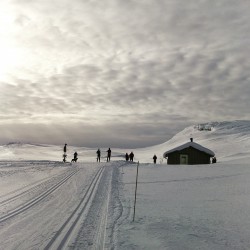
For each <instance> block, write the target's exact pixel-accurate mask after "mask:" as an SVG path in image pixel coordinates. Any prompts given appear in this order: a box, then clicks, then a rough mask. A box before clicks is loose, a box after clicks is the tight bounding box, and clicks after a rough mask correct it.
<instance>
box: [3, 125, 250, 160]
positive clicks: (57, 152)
mask: <svg viewBox="0 0 250 250" xmlns="http://www.w3.org/2000/svg"><path fill="white" fill-rule="evenodd" d="M201 127H202V128H208V129H204V130H203V129H200V128H201ZM191 137H192V138H193V139H194V142H196V143H198V144H201V145H202V146H204V147H207V148H209V149H211V150H212V151H214V152H215V154H216V157H217V159H218V161H219V162H224V161H231V160H234V161H235V160H241V161H245V162H248V159H249V158H250V121H225V122H210V123H204V124H196V125H193V126H190V127H187V128H185V129H184V130H183V131H181V132H179V133H178V134H176V135H175V136H174V137H173V138H171V139H170V140H169V141H167V142H165V143H162V144H160V145H155V146H152V147H147V148H138V149H112V158H113V159H116V160H122V159H123V156H124V154H125V153H126V152H127V153H130V152H131V151H133V152H134V154H135V161H140V162H144V163H152V157H153V155H154V154H156V155H157V156H158V162H163V163H164V162H166V160H165V159H163V157H162V156H163V153H164V152H165V151H167V150H170V149H172V148H174V147H177V146H179V145H182V144H184V143H186V142H188V141H189V140H190V138H191ZM62 147H63V145H62V146H55V145H41V144H22V143H9V144H7V145H2V146H0V160H45V161H46V160H47V161H61V160H62ZM96 150H97V149H95V148H94V149H93V148H84V147H73V146H70V145H69V147H68V159H67V160H68V161H70V160H71V158H72V157H73V154H74V152H75V151H77V152H78V155H79V161H82V162H92V161H95V159H96ZM106 150H107V149H106V148H101V151H102V160H103V161H104V160H105V157H106Z"/></svg>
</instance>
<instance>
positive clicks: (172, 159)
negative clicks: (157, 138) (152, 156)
mask: <svg viewBox="0 0 250 250" xmlns="http://www.w3.org/2000/svg"><path fill="white" fill-rule="evenodd" d="M182 154H183V155H188V164H190V165H193V164H209V163H210V155H208V154H206V153H205V152H202V151H199V150H197V149H195V148H193V147H188V148H185V149H183V150H180V151H175V152H172V153H170V154H169V155H168V164H180V155H182Z"/></svg>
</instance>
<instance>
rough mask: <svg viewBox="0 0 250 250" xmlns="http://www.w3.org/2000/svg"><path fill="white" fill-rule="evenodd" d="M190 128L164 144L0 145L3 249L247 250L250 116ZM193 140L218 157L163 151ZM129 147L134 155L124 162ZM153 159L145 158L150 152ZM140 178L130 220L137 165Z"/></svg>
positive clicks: (1, 247) (0, 208)
mask: <svg viewBox="0 0 250 250" xmlns="http://www.w3.org/2000/svg"><path fill="white" fill-rule="evenodd" d="M209 126H210V127H211V131H205V130H204V131H200V130H199V129H198V126H191V127H188V128H186V129H184V130H183V131H181V132H180V133H178V134H177V135H176V136H174V137H173V138H172V139H171V140H169V141H167V142H166V143H163V144H161V145H156V146H153V147H150V148H142V149H133V150H132V149H112V158H111V162H109V163H107V162H106V161H105V156H106V152H105V151H106V150H107V149H101V151H102V158H101V163H96V150H97V149H89V148H76V147H71V146H70V145H68V146H69V147H68V160H69V161H70V160H71V158H72V157H73V153H74V152H75V151H77V152H78V155H79V162H77V163H73V164H71V163H65V164H63V163H62V147H59V146H53V145H34V144H33V145H31V144H21V143H12V144H8V145H2V146H0V204H1V206H0V242H1V245H0V249H25V250H27V249H170V250H172V249H173V250H177V249H178V250H183V249H190V250H191V249H192V250H195V249H202V250H203V249H205V250H206V249H207V250H211V249H215V250H217V249H218V250H221V249H227V250H228V249H232V250H237V249H250V239H249V235H250V181H249V180H250V166H249V159H250V121H234V122H222V123H210V124H209ZM190 137H193V138H194V141H195V142H197V143H199V144H201V145H202V146H204V147H207V148H209V149H211V150H213V151H214V152H215V154H216V157H217V160H218V163H217V164H211V165H193V166H191V165H178V166H177V165H167V164H166V160H165V159H163V158H162V155H163V153H164V152H165V151H168V150H170V149H171V148H174V147H176V146H179V145H181V144H184V143H186V142H188V141H189V138H190ZM130 151H133V152H134V154H135V162H134V163H129V162H125V161H124V154H125V153H126V152H128V153H130ZM154 154H156V155H157V156H158V161H157V162H158V164H152V162H153V159H152V157H153V155H154ZM138 161H139V162H140V164H139V183H138V192H137V203H136V213H135V221H134V222H133V212H134V192H135V178H136V166H137V162H138Z"/></svg>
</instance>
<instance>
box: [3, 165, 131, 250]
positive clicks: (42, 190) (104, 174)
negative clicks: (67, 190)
mask: <svg viewBox="0 0 250 250" xmlns="http://www.w3.org/2000/svg"><path fill="white" fill-rule="evenodd" d="M22 164H23V165H22V166H24V165H25V163H22ZM123 165H124V162H123V161H120V162H119V161H118V162H109V163H101V164H100V166H98V167H97V169H96V170H94V172H93V173H92V177H91V178H90V179H88V181H87V182H86V181H85V186H84V185H83V186H82V187H81V189H82V191H80V190H79V191H80V192H79V193H80V195H81V197H82V198H80V199H76V201H77V203H75V205H74V206H75V208H74V207H72V209H71V212H70V213H68V214H67V215H66V217H65V218H64V220H63V221H58V222H59V223H57V224H55V223H53V225H54V226H53V227H54V229H53V228H52V227H51V226H50V228H51V229H50V230H52V231H50V232H49V233H48V234H46V238H43V237H42V236H40V237H39V238H41V239H39V240H37V239H36V240H32V241H33V243H31V244H29V245H30V247H28V249H34V248H35V249H44V250H50V249H57V250H59V249H60V250H61V249H90V250H91V249H103V250H104V249H115V248H116V247H115V246H116V239H115V238H116V237H117V235H116V234H117V228H118V226H119V221H120V220H121V217H122V214H123V207H122V203H121V201H120V199H119V191H118V187H119V181H120V177H121V175H120V171H119V168H120V167H122V166H123ZM79 170H81V167H80V168H79V167H78V166H77V164H76V165H75V166H74V165H73V167H72V168H66V169H65V171H64V172H63V173H60V174H57V175H54V176H51V177H47V178H43V179H40V180H39V181H37V182H33V183H31V184H29V185H26V186H25V187H23V188H21V189H19V190H14V191H11V192H9V193H7V194H5V195H3V196H2V197H1V198H5V199H4V200H2V201H0V205H1V206H3V205H4V206H6V207H8V206H9V208H8V210H7V212H6V211H5V213H4V214H3V211H2V215H0V226H1V227H2V228H3V229H4V228H5V227H6V226H7V225H8V224H10V225H11V226H13V225H15V221H16V220H14V218H15V217H17V216H21V214H22V213H24V212H26V215H25V217H26V218H27V217H29V218H32V216H34V215H33V214H34V212H35V211H36V210H37V208H36V206H37V205H38V204H39V203H41V202H43V203H44V204H46V202H48V201H50V200H51V199H53V195H52V194H53V193H54V192H56V191H59V193H60V192H62V191H60V189H62V187H63V185H65V184H66V183H68V182H69V180H70V179H72V180H73V182H75V181H76V179H77V178H75V177H76V175H77V173H79V174H80V172H79ZM81 171H82V170H81ZM82 173H84V171H83V172H82ZM74 176H75V177H74ZM78 181H80V182H81V178H80V179H79V178H78ZM71 182H72V181H71ZM67 186H68V185H67ZM11 195H12V196H11ZM55 195H56V194H55ZM25 199H26V201H24V200H25ZM18 201H19V204H18V205H16V203H18ZM20 201H21V202H22V203H21V202H20ZM12 203H13V204H12ZM20 203H21V204H20ZM43 206H44V205H43ZM125 217H126V218H127V216H125ZM123 219H124V218H123ZM12 221H13V222H12ZM13 223H14V224H13ZM31 237H33V236H31ZM31 239H32V238H31ZM5 244H6V245H5V249H14V248H15V249H24V248H23V247H24V245H23V244H20V245H19V246H18V245H17V244H15V246H14V248H13V244H12V246H11V247H10V248H8V246H10V245H9V243H5ZM26 246H27V245H26ZM16 247H17V248H16ZM28 249H25V250H28Z"/></svg>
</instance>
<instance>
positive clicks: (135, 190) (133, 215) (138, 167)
mask: <svg viewBox="0 0 250 250" xmlns="http://www.w3.org/2000/svg"><path fill="white" fill-rule="evenodd" d="M138 170H139V161H138V163H137V170H136V181H135V201H134V215H133V221H135V206H136V194H137V183H138Z"/></svg>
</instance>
